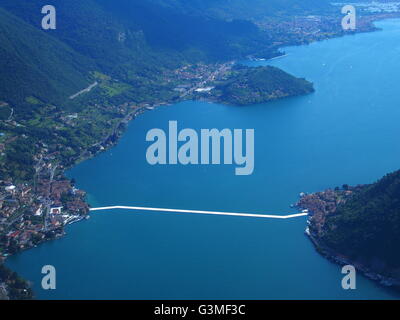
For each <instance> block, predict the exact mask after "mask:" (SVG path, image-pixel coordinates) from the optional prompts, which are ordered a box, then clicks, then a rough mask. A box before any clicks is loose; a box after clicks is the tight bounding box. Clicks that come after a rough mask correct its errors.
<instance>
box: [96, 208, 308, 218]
mask: <svg viewBox="0 0 400 320" xmlns="http://www.w3.org/2000/svg"><path fill="white" fill-rule="evenodd" d="M115 209H122V210H132V211H156V212H168V213H192V214H208V215H222V216H237V217H250V218H264V219H292V218H297V217H304V216H307V215H308V213H307V212H301V213H295V214H289V215H270V214H255V213H237V212H218V211H202V210H184V209H165V208H147V207H128V206H112V207H99V208H91V209H90V211H105V210H115Z"/></svg>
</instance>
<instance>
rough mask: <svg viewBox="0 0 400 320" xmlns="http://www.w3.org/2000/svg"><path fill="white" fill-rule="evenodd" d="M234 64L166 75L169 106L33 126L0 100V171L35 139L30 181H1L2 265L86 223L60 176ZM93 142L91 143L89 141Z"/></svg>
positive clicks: (304, 20) (311, 29)
mask: <svg viewBox="0 0 400 320" xmlns="http://www.w3.org/2000/svg"><path fill="white" fill-rule="evenodd" d="M377 17H378V16H373V17H372V16H371V17H368V18H365V19H364V20H362V21H363V22H362V23H361V24H360V26H361V27H363V28H361V29H360V30H362V31H370V30H372V26H371V22H372V21H374V20H376V19H377ZM381 17H382V18H383V17H385V16H384V15H379V18H381ZM326 19H328V20H326ZM329 19H333V18H323V17H319V16H306V17H297V18H296V19H294V20H292V21H291V22H284V23H282V24H281V25H280V26H279V28H282V32H283V31H284V30H286V32H287V30H291V34H292V36H293V38H292V37H288V38H286V39H287V40H285V41H279V42H277V41H275V42H273V46H274V47H276V48H280V47H282V46H285V45H288V44H293V43H296V44H297V43H308V42H311V41H316V40H321V39H325V38H329V37H333V36H338V35H340V34H342V31H341V30H340V27H339V26H338V25H337V19H334V20H329ZM260 26H261V27H262V28H263V29H264V30H266V31H268V30H269V28H275V29H274V30H275V33H276V26H273V25H270V24H262V23H260ZM322 26H324V27H322ZM299 39H300V40H299ZM257 56H259V55H257ZM233 65H234V62H232V61H230V62H226V63H215V64H205V63H199V64H193V65H191V64H188V65H185V66H182V67H180V68H178V69H176V70H172V71H168V72H166V73H165V74H164V75H163V77H164V80H165V82H166V83H168V84H169V85H171V86H172V87H173V89H172V90H173V92H174V95H172V96H173V98H171V99H168V100H166V101H157V102H153V103H144V102H143V103H135V102H127V103H123V104H120V105H111V106H104V105H99V104H95V105H93V106H92V107H91V108H88V109H86V110H85V111H83V112H76V113H61V114H60V115H55V114H54V113H52V106H49V108H48V110H47V112H46V115H41V117H40V118H38V119H36V120H37V122H32V121H33V120H32V121H31V122H28V121H19V120H16V119H15V115H14V114H13V108H12V107H11V106H9V105H8V103H7V102H0V108H4V109H7V110H9V115H8V116H7V117H6V119H4V120H0V123H1V124H2V127H1V129H0V163H1V162H3V167H1V170H6V169H7V164H6V163H5V161H6V159H7V153H8V152H9V150H10V146H14V145H15V144H19V143H23V142H24V141H27V143H30V141H31V140H30V138H32V139H33V138H35V142H34V146H32V149H33V150H34V156H33V162H32V163H28V164H27V166H30V167H31V169H32V179H31V181H32V182H31V183H28V182H21V181H22V180H23V179H15V178H13V177H9V176H7V175H5V174H1V175H0V210H1V211H0V259H3V260H4V259H5V258H7V257H8V256H9V255H12V254H15V253H17V252H19V251H21V250H26V249H29V248H32V247H35V246H37V245H39V244H40V243H42V242H44V241H47V240H52V239H57V238H58V237H61V236H63V235H64V234H65V229H64V227H65V226H66V225H68V224H71V223H74V222H76V221H80V220H82V219H85V218H87V217H88V212H89V205H88V204H87V202H86V198H85V196H86V194H85V192H84V191H83V190H79V189H78V188H76V186H75V181H73V180H70V179H68V178H66V177H65V175H64V171H65V170H66V169H67V168H69V167H71V166H72V165H74V164H75V163H77V162H79V161H83V160H84V159H88V158H91V157H93V156H95V155H96V154H97V153H98V152H102V151H104V150H106V149H108V148H110V147H111V146H113V145H114V144H115V143H116V142H117V141H118V138H119V137H120V135H121V134H122V132H123V131H124V129H125V127H126V125H127V123H128V122H129V121H130V120H132V119H134V118H135V117H137V116H139V115H140V114H141V113H143V112H145V111H146V110H152V109H154V108H156V107H159V106H162V105H166V104H169V103H173V102H177V101H181V100H184V99H190V98H196V97H199V96H202V97H203V96H204V95H205V96H207V94H208V93H209V92H211V91H212V90H213V86H212V83H213V82H215V81H220V80H223V79H226V77H227V76H228V74H229V71H230V70H231V68H232V66H233ZM100 86H101V84H100V85H99V87H100ZM95 90H96V88H93V91H95ZM7 113H8V112H7ZM36 120H35V121H36ZM39 121H40V122H41V123H42V124H43V123H46V126H48V127H50V128H51V129H52V130H53V131H54V137H53V139H52V140H51V141H53V143H49V141H48V140H49V139H47V137H46V139H36V137H29V133H28V132H29V128H31V127H32V126H38V122H39ZM95 125H96V126H99V127H101V128H102V129H101V132H98V133H96V134H94V135H93V136H94V138H93V139H90V140H89V138H88V141H90V143H89V142H88V143H86V144H85V145H79V146H78V147H77V148H76V149H74V148H75V147H74V146H72V145H64V144H63V141H65V140H63V139H61V138H62V133H63V131H65V130H67V129H68V130H75V129H80V128H82V127H83V126H87V128H86V129H85V130H86V131H85V135H87V136H89V135H90V134H91V128H93V127H94V126H95ZM18 128H27V129H28V130H26V131H27V132H25V133H24V134H22V135H21V134H19V133H18V131H17V130H16V131H15V132H16V133H13V132H14V131H13V129H18ZM3 131H4V132H3ZM77 132H78V133H79V132H80V131H78V130H77ZM94 139H96V141H93V140H94ZM13 281H15V280H13ZM8 287H9V284H7V283H6V282H1V281H0V298H1V295H2V296H3V297H7V296H8V291H9V289H8ZM20 290H21V292H25V291H24V290H27V289H26V288H25V287H23V286H22V288H21V289H20Z"/></svg>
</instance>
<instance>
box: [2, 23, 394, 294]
mask: <svg viewBox="0 0 400 320" xmlns="http://www.w3.org/2000/svg"><path fill="white" fill-rule="evenodd" d="M378 26H380V27H382V28H383V29H384V30H383V31H380V32H374V33H366V34H358V35H356V36H348V37H343V38H338V39H332V40H327V41H323V42H318V43H313V44H311V45H309V46H300V47H290V48H287V49H286V51H287V53H288V56H286V57H283V58H280V59H276V60H273V61H270V62H252V63H250V64H252V65H257V64H264V65H265V64H272V65H274V66H277V67H281V68H282V69H284V70H285V71H287V72H289V73H292V74H294V75H296V76H299V77H305V78H307V79H308V80H310V81H313V82H314V84H315V88H316V92H315V93H314V94H311V95H307V96H302V97H296V98H290V99H285V100H281V101H277V102H272V103H268V104H263V105H255V106H249V107H232V106H223V105H217V104H209V103H204V102H184V103H179V104H177V105H174V106H168V107H161V108H158V109H156V110H154V111H152V112H147V113H145V114H143V115H142V116H140V117H139V118H138V119H136V120H135V121H133V122H132V123H131V124H130V127H129V129H128V130H127V132H126V134H125V135H124V137H123V138H122V139H121V141H120V143H119V144H118V145H117V146H116V147H115V148H113V149H111V150H109V151H107V152H105V153H103V154H101V155H99V156H98V157H96V158H95V159H92V160H89V161H86V162H84V163H82V164H80V165H78V166H77V167H76V168H74V169H73V170H71V171H70V172H69V173H68V175H69V176H70V177H74V178H75V179H76V180H77V181H78V186H79V187H80V188H82V189H84V190H86V191H87V192H88V194H89V199H90V203H91V204H92V205H93V206H108V205H134V206H152V207H165V208H183V209H199V210H216V211H234V212H251V213H271V214H289V213H294V212H295V211H294V210H292V209H290V208H289V206H290V204H292V203H294V202H296V201H297V199H298V195H299V193H300V192H314V191H319V190H323V189H326V188H333V187H335V186H340V185H343V184H345V183H347V184H359V183H370V182H373V181H375V180H376V179H378V178H379V177H381V176H382V175H384V174H386V173H388V172H390V171H393V170H396V169H399V167H400V165H399V163H400V148H399V139H398V137H400V126H399V119H400V94H399V92H400V90H399V89H400V81H399V71H400V59H399V54H400V21H399V20H388V21H383V22H379V23H378ZM170 120H177V121H178V125H179V127H180V128H181V129H182V128H194V129H197V130H199V129H201V128H210V129H211V128H218V129H223V128H230V129H233V128H241V129H247V128H249V129H251V128H254V129H255V171H254V173H253V175H251V176H235V174H234V166H223V165H220V166H186V167H185V166H181V165H179V166H173V165H171V166H158V167H157V166H156V167H152V166H150V165H149V164H147V162H146V158H145V152H146V148H147V147H148V145H149V144H148V143H146V142H145V136H146V133H147V131H148V130H150V129H152V128H163V129H165V130H166V129H167V127H168V121H170ZM305 227H306V218H305V217H301V218H296V219H293V220H282V221H281V220H269V219H254V218H244V217H228V216H200V215H191V214H166V213H152V212H148V213H134V212H131V211H125V212H124V211H121V210H114V211H104V212H99V213H95V214H93V215H92V217H91V219H90V220H88V221H85V222H82V223H78V224H74V225H72V226H70V227H68V228H67V233H68V235H67V236H66V237H64V238H63V239H61V240H57V241H53V242H48V243H45V244H43V245H41V246H39V247H38V248H35V249H33V250H29V251H27V252H24V253H22V254H19V255H16V256H14V257H11V258H10V259H9V260H8V262H7V264H8V266H10V267H11V268H13V269H15V270H16V271H17V272H19V273H20V274H21V275H22V276H23V277H25V278H27V279H30V280H31V281H33V283H34V290H35V291H36V294H37V296H38V298H41V299H176V298H177V299H392V298H399V295H397V294H395V293H394V292H392V291H391V290H389V289H386V288H383V287H380V286H378V285H376V284H375V283H374V282H372V281H369V280H368V279H365V278H364V277H362V276H361V275H359V276H358V277H357V289H356V290H350V291H345V290H343V289H342V288H341V279H342V277H343V275H342V274H341V268H340V267H339V266H338V265H335V264H332V263H330V262H329V261H327V260H326V259H324V258H322V257H321V256H320V255H318V254H317V253H316V251H315V249H314V247H313V246H312V244H311V243H310V241H309V240H308V238H307V237H306V236H305V235H304V229H305ZM47 264H50V265H54V266H55V267H56V269H57V290H54V291H44V290H42V289H41V287H40V282H41V277H42V275H41V273H40V271H41V268H42V266H43V265H47Z"/></svg>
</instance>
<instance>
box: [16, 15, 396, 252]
mask: <svg viewBox="0 0 400 320" xmlns="http://www.w3.org/2000/svg"><path fill="white" fill-rule="evenodd" d="M386 19H394V17H391V18H382V19H379V20H377V21H381V20H386ZM377 30H379V29H375V30H370V31H361V32H356V33H355V34H357V33H363V32H372V31H377ZM345 35H348V34H344V35H343V36H345ZM341 36H342V35H340V37H341ZM336 37H338V36H335V37H331V38H326V39H323V40H329V39H333V38H336ZM303 45H304V44H303ZM284 56H285V55H278V56H276V57H274V58H271V59H268V60H273V59H277V58H281V57H284ZM268 60H267V61H268ZM185 100H186V99H184V100H179V101H175V102H168V101H166V102H163V103H161V104H163V105H165V104H166V105H171V104H174V103H179V102H182V101H185ZM210 102H215V101H210ZM218 103H221V102H218ZM150 105H151V104H150ZM158 106H159V104H158V105H156V104H155V105H151V108H155V107H158ZM147 110H150V109H148V108H147V107H142V108H139V109H138V110H134V111H132V112H131V113H129V114H128V115H127V116H126V117H124V119H122V120H121V121H120V122H119V123H118V124H117V125H116V126H115V128H114V129H113V130H112V131H111V132H110V134H109V135H108V136H107V137H105V138H104V140H102V141H100V142H99V143H98V144H96V146H98V147H99V149H98V150H97V151H96V152H95V153H93V154H90V153H88V151H87V150H86V152H84V153H83V154H82V155H80V157H79V158H78V159H77V160H76V161H75V162H74V163H73V164H72V165H71V166H68V167H65V168H63V169H62V171H61V173H62V175H63V176H65V172H66V170H68V169H70V168H72V167H74V166H76V165H78V164H79V163H81V162H83V161H86V160H88V159H91V158H94V157H95V156H97V155H98V154H99V153H101V152H103V151H106V150H108V149H110V148H112V147H113V146H115V145H116V144H117V143H119V139H120V138H121V137H122V135H123V134H124V133H125V131H126V125H127V124H128V123H130V122H131V121H132V120H134V119H135V118H136V117H137V116H139V115H140V114H141V113H143V112H145V111H147ZM111 137H114V138H115V139H113V141H110V138H111ZM85 201H86V203H87V204H88V206H89V208H90V204H89V203H88V201H87V199H85ZM87 216H90V215H89V214H87ZM84 217H85V216H82V217H81V218H80V219H79V220H78V221H80V220H82V219H83V218H84ZM78 221H72V222H68V223H67V224H66V225H65V226H67V225H70V224H73V223H74V222H78ZM64 235H65V232H64V233H62V234H60V236H56V237H55V239H58V238H59V237H62V236H64ZM49 240H53V239H45V240H44V241H43V242H45V241H46V242H47V241H49ZM43 242H40V243H39V244H41V243H43ZM31 248H32V247H31ZM31 248H26V249H24V250H23V251H25V250H28V249H31ZM23 251H21V252H18V253H22V252H23Z"/></svg>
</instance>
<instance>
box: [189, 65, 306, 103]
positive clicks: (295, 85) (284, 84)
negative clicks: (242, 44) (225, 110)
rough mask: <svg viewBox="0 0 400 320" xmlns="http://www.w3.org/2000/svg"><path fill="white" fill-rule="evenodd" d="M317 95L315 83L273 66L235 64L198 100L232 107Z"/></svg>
mask: <svg viewBox="0 0 400 320" xmlns="http://www.w3.org/2000/svg"><path fill="white" fill-rule="evenodd" d="M312 92H314V86H313V84H312V83H311V82H309V81H307V80H305V79H303V78H296V77H294V76H292V75H290V74H288V73H287V72H285V71H283V70H281V69H279V68H276V67H272V66H265V67H246V66H243V65H235V66H234V67H233V68H232V69H230V71H229V72H228V73H227V74H226V75H225V76H224V78H223V79H221V80H219V81H215V82H214V83H211V84H210V86H209V87H207V88H205V89H203V90H197V92H196V94H197V97H198V98H206V99H208V100H211V101H214V102H218V103H223V104H229V105H239V106H244V105H251V104H258V103H265V102H269V101H272V100H277V99H281V98H286V97H292V96H299V95H305V94H308V93H312Z"/></svg>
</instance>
